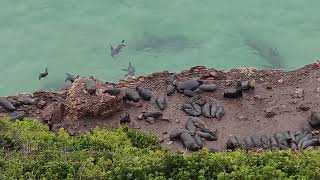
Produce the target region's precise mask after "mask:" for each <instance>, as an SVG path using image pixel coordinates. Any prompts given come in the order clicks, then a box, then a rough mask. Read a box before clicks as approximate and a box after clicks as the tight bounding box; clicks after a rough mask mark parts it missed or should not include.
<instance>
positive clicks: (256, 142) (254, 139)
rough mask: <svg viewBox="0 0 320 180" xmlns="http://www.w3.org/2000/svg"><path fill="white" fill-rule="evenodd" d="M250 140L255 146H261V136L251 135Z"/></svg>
mask: <svg viewBox="0 0 320 180" xmlns="http://www.w3.org/2000/svg"><path fill="white" fill-rule="evenodd" d="M251 140H252V142H253V144H254V147H256V148H262V142H261V138H260V137H259V136H257V135H252V136H251Z"/></svg>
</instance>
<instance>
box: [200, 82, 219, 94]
mask: <svg viewBox="0 0 320 180" xmlns="http://www.w3.org/2000/svg"><path fill="white" fill-rule="evenodd" d="M216 90H217V85H215V84H201V85H200V86H199V87H198V89H197V90H196V92H214V91H216Z"/></svg>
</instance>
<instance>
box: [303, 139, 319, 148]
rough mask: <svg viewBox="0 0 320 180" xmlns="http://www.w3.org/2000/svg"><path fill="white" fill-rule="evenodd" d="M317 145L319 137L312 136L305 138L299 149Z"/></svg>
mask: <svg viewBox="0 0 320 180" xmlns="http://www.w3.org/2000/svg"><path fill="white" fill-rule="evenodd" d="M318 145H319V138H313V139H310V140H306V141H304V142H303V143H302V146H301V149H306V148H308V147H310V146H318Z"/></svg>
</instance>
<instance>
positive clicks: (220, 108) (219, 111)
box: [216, 105, 224, 120]
mask: <svg viewBox="0 0 320 180" xmlns="http://www.w3.org/2000/svg"><path fill="white" fill-rule="evenodd" d="M223 115H224V107H223V106H222V105H218V109H217V112H216V118H217V119H218V120H221V118H222V116H223Z"/></svg>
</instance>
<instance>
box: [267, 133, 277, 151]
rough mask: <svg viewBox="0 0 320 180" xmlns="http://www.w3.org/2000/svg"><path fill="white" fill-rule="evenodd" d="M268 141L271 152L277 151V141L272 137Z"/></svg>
mask: <svg viewBox="0 0 320 180" xmlns="http://www.w3.org/2000/svg"><path fill="white" fill-rule="evenodd" d="M269 141H270V148H271V150H278V149H279V146H278V142H277V139H276V138H275V137H274V136H271V137H270V138H269Z"/></svg>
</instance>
